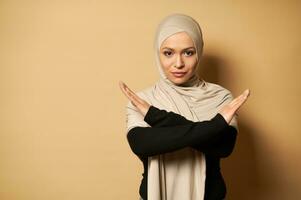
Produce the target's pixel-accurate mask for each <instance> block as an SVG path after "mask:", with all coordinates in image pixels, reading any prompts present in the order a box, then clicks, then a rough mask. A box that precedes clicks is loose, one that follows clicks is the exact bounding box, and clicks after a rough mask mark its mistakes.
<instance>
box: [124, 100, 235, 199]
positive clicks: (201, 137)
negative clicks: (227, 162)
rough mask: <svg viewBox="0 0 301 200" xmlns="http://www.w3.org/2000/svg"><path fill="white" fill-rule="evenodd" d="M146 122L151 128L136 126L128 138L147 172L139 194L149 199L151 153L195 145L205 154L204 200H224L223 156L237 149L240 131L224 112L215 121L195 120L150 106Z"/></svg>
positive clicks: (155, 153) (166, 151) (213, 119)
mask: <svg viewBox="0 0 301 200" xmlns="http://www.w3.org/2000/svg"><path fill="white" fill-rule="evenodd" d="M144 121H145V122H147V123H148V124H149V125H150V126H151V127H134V128H132V129H131V130H130V131H129V132H128V134H127V139H128V142H129V145H130V147H131V149H132V151H133V152H134V153H135V154H136V155H137V156H138V157H139V158H140V160H141V161H142V162H143V166H144V172H143V174H142V176H143V179H142V181H141V184H140V189H139V194H140V196H141V197H142V198H143V199H144V200H147V175H148V171H147V170H148V168H147V166H148V156H154V155H158V154H164V153H168V152H173V151H176V150H179V149H182V148H185V147H191V148H194V149H196V150H198V151H201V152H203V153H204V154H205V158H206V182H205V197H204V200H221V199H223V198H225V196H226V185H225V182H224V179H223V177H222V174H221V172H220V158H225V157H227V156H229V155H230V154H231V153H232V151H233V148H234V145H235V141H236V136H237V130H236V129H235V128H234V127H233V126H230V125H228V124H227V122H226V121H225V119H224V118H223V116H222V115H221V114H219V113H218V114H217V115H215V116H214V117H213V118H212V119H211V120H206V121H201V122H193V121H190V120H187V119H186V118H185V117H183V116H181V115H179V114H176V113H174V112H167V111H165V110H160V109H158V108H156V107H154V106H150V108H149V110H148V112H147V113H146V115H145V117H144Z"/></svg>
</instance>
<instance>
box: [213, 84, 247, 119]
mask: <svg viewBox="0 0 301 200" xmlns="http://www.w3.org/2000/svg"><path fill="white" fill-rule="evenodd" d="M249 96H250V90H249V89H247V90H245V91H244V92H243V93H242V94H241V95H239V96H238V97H236V98H235V99H233V100H232V101H231V102H230V103H229V104H227V105H225V106H224V107H223V108H222V109H221V110H220V111H219V113H220V114H221V115H222V116H223V117H224V119H225V120H226V121H227V123H228V124H229V123H230V122H231V120H232V118H233V116H234V115H235V114H236V112H237V111H238V109H239V108H240V107H241V106H242V105H243V104H244V103H245V102H246V101H247V99H248V97H249Z"/></svg>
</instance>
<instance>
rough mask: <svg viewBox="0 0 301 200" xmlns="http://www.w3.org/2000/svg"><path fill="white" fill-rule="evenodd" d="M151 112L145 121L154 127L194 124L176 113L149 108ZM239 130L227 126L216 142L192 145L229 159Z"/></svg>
mask: <svg viewBox="0 0 301 200" xmlns="http://www.w3.org/2000/svg"><path fill="white" fill-rule="evenodd" d="M149 109H150V110H149V112H148V113H147V115H146V116H145V118H144V120H145V121H146V122H147V123H148V124H150V125H151V126H152V127H170V126H177V125H184V124H193V123H194V122H193V121H190V120H187V119H186V118H185V117H183V116H181V115H179V114H176V113H174V112H167V111H165V110H160V109H158V108H156V107H154V106H151V107H150V108H149ZM236 136H237V130H236V128H235V127H233V126H229V125H228V126H227V127H226V128H225V129H223V130H222V131H220V134H219V136H218V137H216V140H215V141H214V140H211V141H209V140H208V141H207V142H206V143H204V142H203V141H202V140H200V141H199V142H198V143H197V144H195V145H191V147H192V148H194V149H196V150H198V151H201V152H204V153H206V154H210V155H211V156H215V157H227V156H229V155H230V154H231V153H232V151H233V148H234V145H235V142H236Z"/></svg>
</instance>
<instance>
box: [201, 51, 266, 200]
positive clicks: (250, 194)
mask: <svg viewBox="0 0 301 200" xmlns="http://www.w3.org/2000/svg"><path fill="white" fill-rule="evenodd" d="M232 70H233V69H232ZM198 73H199V75H200V77H202V78H204V80H206V81H207V82H212V83H216V84H219V85H221V86H223V87H225V88H227V89H229V85H230V84H231V85H235V84H237V83H236V81H235V78H234V74H235V73H234V72H233V71H231V69H230V67H229V66H227V63H226V62H225V61H224V60H222V59H220V58H217V57H215V56H212V55H203V57H202V61H201V67H200V69H199V72H198ZM233 95H234V94H233ZM236 96H237V95H234V97H236ZM238 125H239V131H240V132H239V134H238V137H237V140H236V145H235V148H234V151H233V152H232V154H231V155H230V156H229V157H228V158H225V159H222V162H221V166H222V174H223V176H224V179H225V182H226V185H227V195H226V199H229V200H242V199H244V200H248V199H259V198H258V197H263V196H264V194H263V193H264V191H266V190H267V189H268V188H267V186H268V184H267V183H268V177H267V176H265V175H264V174H260V164H261V163H260V160H258V154H257V153H258V151H256V146H255V138H254V137H255V136H256V134H255V133H257V132H256V130H255V128H254V126H252V125H251V124H250V123H249V120H248V118H247V117H244V116H243V115H240V116H239V118H238Z"/></svg>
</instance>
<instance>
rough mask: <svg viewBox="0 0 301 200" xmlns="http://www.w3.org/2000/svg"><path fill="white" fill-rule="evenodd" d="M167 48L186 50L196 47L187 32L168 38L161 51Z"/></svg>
mask: <svg viewBox="0 0 301 200" xmlns="http://www.w3.org/2000/svg"><path fill="white" fill-rule="evenodd" d="M164 47H167V48H172V49H184V48H188V47H194V43H193V41H192V39H191V37H190V36H189V35H188V34H187V33H186V32H178V33H175V34H172V35H171V36H169V37H167V38H166V39H165V40H164V41H163V42H162V44H161V47H160V48H161V49H162V48H164Z"/></svg>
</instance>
